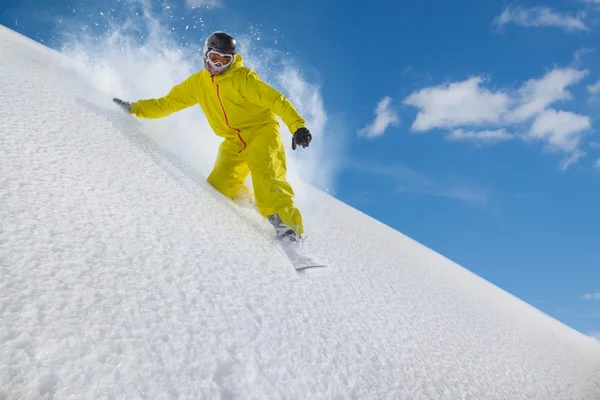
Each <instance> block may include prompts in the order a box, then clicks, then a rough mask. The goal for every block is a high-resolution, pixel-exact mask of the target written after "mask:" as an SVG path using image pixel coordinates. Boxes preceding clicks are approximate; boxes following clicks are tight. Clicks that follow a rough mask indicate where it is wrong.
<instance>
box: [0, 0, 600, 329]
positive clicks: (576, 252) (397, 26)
mask: <svg viewBox="0 0 600 400" xmlns="http://www.w3.org/2000/svg"><path fill="white" fill-rule="evenodd" d="M96 3H97V2H93V1H85V2H75V1H64V0H60V1H57V0H50V1H45V0H30V1H13V0H9V1H8V3H6V2H4V3H3V5H2V6H0V23H1V24H3V25H5V26H8V27H9V28H11V29H14V30H16V31H18V32H21V33H23V34H25V35H27V36H29V37H31V38H33V39H36V40H39V41H42V42H44V43H46V44H47V45H49V46H51V47H54V48H57V49H60V48H61V47H62V46H63V45H64V43H63V42H62V41H63V40H64V39H63V36H61V32H64V31H65V30H67V29H68V28H69V26H72V25H74V24H79V25H81V24H84V25H88V28H87V29H86V30H84V31H82V35H89V36H91V37H93V36H98V35H101V34H102V32H103V30H105V29H106V24H105V22H103V21H106V20H107V18H109V17H110V18H112V19H113V21H123V20H125V19H126V18H131V17H135V12H133V11H132V9H135V8H136V6H135V5H134V6H133V8H132V7H131V6H130V5H128V4H127V2H125V1H115V0H111V1H108V2H103V3H102V5H98V4H96ZM130 3H131V2H130ZM134 4H135V3H134ZM257 4H259V5H257ZM150 8H151V9H152V10H153V11H154V12H156V14H157V15H159V16H160V18H161V22H162V23H164V24H166V25H168V26H169V27H171V30H172V34H173V35H174V36H175V37H176V38H177V40H179V43H180V45H181V46H182V47H184V48H188V47H189V48H192V47H194V45H193V43H200V42H202V41H203V40H204V38H205V36H206V34H207V33H209V32H210V31H212V30H216V29H223V30H227V31H230V32H232V33H235V34H241V35H246V36H249V37H251V38H252V43H253V45H255V46H262V48H268V49H277V50H278V51H280V52H283V54H285V56H286V57H289V58H290V59H293V60H294V63H295V64H296V65H297V66H298V69H299V70H300V71H301V72H302V74H303V75H304V76H305V77H306V79H307V81H309V82H314V83H315V84H316V85H317V86H318V90H319V94H320V96H321V97H322V100H323V107H324V108H325V110H326V112H327V115H328V118H329V119H330V120H331V121H336V123H335V124H329V125H327V126H326V128H325V129H326V131H327V132H326V134H327V135H330V136H332V137H343V138H344V140H340V141H339V142H338V141H335V140H334V141H331V142H328V145H330V146H336V145H339V146H342V147H343V149H342V154H343V157H342V159H341V163H340V168H339V169H338V170H336V172H337V173H336V175H335V178H336V179H335V182H334V184H332V194H334V195H335V196H336V197H338V198H340V199H341V200H342V201H345V202H347V203H349V204H350V205H352V206H354V207H356V208H358V209H360V210H361V211H363V212H365V213H367V214H369V215H371V216H373V217H374V218H377V219H379V220H381V221H383V222H384V223H386V224H388V225H390V226H392V227H394V228H395V229H397V230H399V231H401V232H403V233H404V234H406V235H408V236H410V237H412V238H414V239H416V240H418V241H419V242H421V243H423V244H425V245H426V246H428V247H431V248H433V249H434V250H436V251H438V252H440V253H441V254H443V255H445V256H447V257H449V258H451V259H452V260H454V261H456V262H457V263H459V264H461V265H463V266H464V267H466V268H468V269H470V270H472V271H473V272H475V273H476V274H478V275H480V276H482V277H484V278H485V279H487V280H489V281H491V282H493V283H495V284H496V285H498V286H500V287H501V288H503V289H505V290H507V291H509V292H511V293H513V294H514V295H516V296H518V297H520V298H522V299H524V300H525V301H527V302H529V303H531V304H533V305H535V306H536V307H538V308H540V309H541V310H542V311H544V312H546V313H548V314H549V315H552V316H553V317H555V318H557V319H559V320H561V321H563V322H565V323H567V324H569V325H571V326H573V327H574V328H576V329H578V330H580V331H582V332H584V333H587V334H599V332H600V264H599V262H600V261H599V260H600V211H599V207H598V204H599V202H600V136H599V135H598V134H597V132H596V130H597V129H598V121H596V115H598V112H597V111H598V110H599V109H600V68H597V67H596V66H597V65H600V63H599V61H600V51H599V50H600V49H598V48H597V46H598V45H597V44H598V43H600V0H565V1H560V2H556V1H533V0H531V1H528V0H523V1H520V2H510V3H509V2H505V1H500V0H499V1H495V0H494V1H492V0H490V1H480V0H463V1H460V2H448V1H443V0H435V1H434V0H432V1H421V2H389V1H383V0H375V1H370V2H363V1H348V2H344V5H343V6H340V3H339V2H323V1H321V0H314V1H313V0H308V1H302V2H281V1H275V0H264V1H261V2H247V1H241V0H210V1H207V0H188V1H187V2H186V3H184V2H183V1H173V2H168V3H167V2H154V3H150ZM100 13H102V14H100ZM95 24H98V25H95ZM186 43H187V45H186ZM309 128H310V126H309ZM341 143H343V145H342V144H341ZM331 151H332V152H339V151H340V149H331Z"/></svg>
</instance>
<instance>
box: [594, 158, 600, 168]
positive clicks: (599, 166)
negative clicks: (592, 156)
mask: <svg viewBox="0 0 600 400" xmlns="http://www.w3.org/2000/svg"><path fill="white" fill-rule="evenodd" d="M594 168H598V169H600V158H599V159H597V160H596V162H595V163H594Z"/></svg>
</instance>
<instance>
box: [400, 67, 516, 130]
mask: <svg viewBox="0 0 600 400" xmlns="http://www.w3.org/2000/svg"><path fill="white" fill-rule="evenodd" d="M482 82H483V78H481V77H473V78H470V79H467V80H465V81H462V82H456V83H450V84H447V85H439V86H434V87H429V88H425V89H422V90H420V91H418V92H414V93H412V94H411V95H410V96H408V97H407V98H406V99H405V100H404V103H405V104H408V105H411V106H414V107H418V108H420V109H421V111H419V113H418V114H417V118H416V120H415V122H414V123H413V124H412V129H413V130H415V131H428V130H430V129H434V128H453V127H456V126H460V125H480V124H483V123H496V122H498V121H499V120H500V118H501V116H502V115H503V114H504V113H505V112H506V111H507V110H508V107H509V104H510V98H509V96H508V95H507V94H504V93H493V92H491V91H489V90H488V89H485V88H483V87H481V86H480V85H481V83H482Z"/></svg>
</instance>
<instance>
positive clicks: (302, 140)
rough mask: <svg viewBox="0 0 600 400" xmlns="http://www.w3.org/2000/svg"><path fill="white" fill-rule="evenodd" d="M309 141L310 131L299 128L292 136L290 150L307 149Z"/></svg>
mask: <svg viewBox="0 0 600 400" xmlns="http://www.w3.org/2000/svg"><path fill="white" fill-rule="evenodd" d="M311 140H312V135H311V134H310V131H309V130H308V129H306V128H299V129H298V130H297V131H296V132H294V135H293V136H292V149H293V150H296V146H302V147H308V145H309V144H310V141H311Z"/></svg>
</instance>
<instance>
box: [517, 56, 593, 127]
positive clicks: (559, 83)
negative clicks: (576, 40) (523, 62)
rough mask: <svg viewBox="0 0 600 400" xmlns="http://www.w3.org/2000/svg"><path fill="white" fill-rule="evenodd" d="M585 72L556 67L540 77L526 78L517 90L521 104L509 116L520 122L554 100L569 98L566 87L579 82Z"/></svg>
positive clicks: (542, 109)
mask: <svg viewBox="0 0 600 400" xmlns="http://www.w3.org/2000/svg"><path fill="white" fill-rule="evenodd" d="M587 74H588V71H587V70H577V69H574V68H562V69H561V68H556V69H553V70H552V71H550V72H548V73H547V74H546V75H545V76H544V77H543V78H541V79H530V80H528V81H527V82H526V83H525V84H524V85H523V86H522V87H521V89H520V90H519V93H518V96H519V103H521V105H520V106H519V107H518V108H517V109H515V110H513V111H512V112H511V118H514V119H515V120H516V121H517V122H522V121H525V120H527V119H529V118H531V117H533V116H534V115H537V114H539V113H541V112H542V111H544V110H545V109H546V107H548V106H550V105H551V104H552V103H554V102H556V101H560V100H569V99H571V94H570V93H569V92H567V90H566V89H567V87H569V86H571V85H573V84H576V83H579V82H580V81H581V80H582V79H583V78H584V77H585V76H586V75H587Z"/></svg>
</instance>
